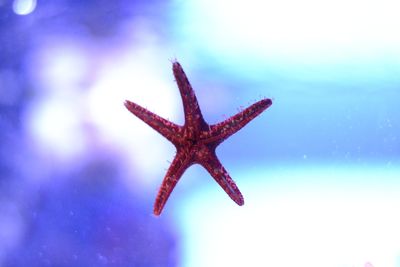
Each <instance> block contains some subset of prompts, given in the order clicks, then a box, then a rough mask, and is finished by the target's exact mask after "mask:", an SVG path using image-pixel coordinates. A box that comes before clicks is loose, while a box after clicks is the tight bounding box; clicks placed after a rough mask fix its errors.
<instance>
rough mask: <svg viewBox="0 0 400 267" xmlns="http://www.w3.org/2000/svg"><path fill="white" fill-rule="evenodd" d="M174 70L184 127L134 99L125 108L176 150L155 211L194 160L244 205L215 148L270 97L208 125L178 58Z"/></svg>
mask: <svg viewBox="0 0 400 267" xmlns="http://www.w3.org/2000/svg"><path fill="white" fill-rule="evenodd" d="M172 69H173V73H174V76H175V79H176V82H177V84H178V88H179V92H180V95H181V97H182V102H183V109H184V113H185V123H184V125H183V126H179V125H177V124H175V123H173V122H170V121H168V120H166V119H164V118H162V117H160V116H158V115H156V114H154V113H152V112H150V111H149V110H147V109H145V108H143V107H141V106H139V105H137V104H135V103H133V102H131V101H128V100H126V101H125V107H126V108H127V109H128V110H129V111H130V112H132V113H133V114H134V115H135V116H137V117H138V118H139V119H141V120H142V121H144V122H145V123H147V124H148V125H149V126H150V127H152V128H153V129H154V130H156V131H157V132H159V133H160V134H161V135H162V136H164V137H165V138H167V139H168V140H169V141H170V142H172V143H173V144H174V145H175V147H176V150H177V152H176V155H175V158H174V160H173V161H172V163H171V166H170V167H169V169H168V171H167V173H166V175H165V177H164V180H163V182H162V184H161V187H160V189H159V191H158V195H157V198H156V201H155V204H154V214H155V215H157V216H158V215H160V214H161V212H162V210H163V208H164V205H165V203H166V202H167V200H168V197H169V196H170V194H171V192H172V190H173V189H174V187H175V185H176V184H177V182H178V181H179V179H180V178H181V176H182V175H183V173H184V172H185V170H186V169H187V168H188V167H189V166H191V165H193V164H195V163H198V164H200V165H202V166H203V167H204V168H205V169H206V170H207V171H208V172H209V173H210V174H211V176H212V177H213V178H214V179H215V181H216V182H217V183H218V184H219V185H220V186H221V187H222V188H223V189H224V190H225V192H226V193H227V194H228V195H229V196H230V198H231V199H232V200H233V201H235V202H236V203H237V204H238V205H240V206H242V205H243V204H244V199H243V196H242V193H241V192H240V191H239V189H238V187H237V186H236V184H235V182H234V181H233V180H232V178H231V177H230V176H229V174H228V172H227V171H226V170H225V168H224V167H223V166H222V164H221V162H220V161H219V160H218V158H217V156H216V154H215V149H216V147H217V146H218V145H219V144H221V143H222V142H223V141H224V140H226V139H227V138H228V137H229V136H231V135H232V134H234V133H236V132H237V131H239V130H240V129H241V128H242V127H244V126H245V125H246V124H247V123H249V122H250V121H251V120H253V119H254V118H255V117H257V116H258V115H259V114H261V113H262V112H263V111H264V110H265V109H267V108H268V107H269V106H271V105H272V101H271V99H268V98H264V99H262V100H260V101H258V102H256V103H254V104H253V105H251V106H250V107H248V108H246V109H244V110H243V111H241V112H239V113H237V114H236V115H234V116H232V117H230V118H228V119H226V120H225V121H223V122H220V123H217V124H214V125H209V124H207V123H206V122H205V120H204V118H203V115H202V113H201V111H200V107H199V104H198V102H197V99H196V95H195V93H194V91H193V89H192V86H191V85H190V83H189V80H188V79H187V77H186V74H185V72H184V71H183V69H182V67H181V65H180V64H179V63H178V62H177V61H175V62H173V64H172Z"/></svg>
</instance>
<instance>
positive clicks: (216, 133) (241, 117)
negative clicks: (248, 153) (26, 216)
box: [204, 98, 272, 143]
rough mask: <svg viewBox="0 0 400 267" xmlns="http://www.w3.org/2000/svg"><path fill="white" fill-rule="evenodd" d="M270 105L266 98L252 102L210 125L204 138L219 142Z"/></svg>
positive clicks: (270, 102)
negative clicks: (225, 118) (234, 113)
mask: <svg viewBox="0 0 400 267" xmlns="http://www.w3.org/2000/svg"><path fill="white" fill-rule="evenodd" d="M271 105H272V101H271V99H268V98H265V99H263V100H260V101H258V102H256V103H254V104H253V105H251V106H250V107H248V108H246V109H244V110H242V111H241V112H239V113H238V114H236V115H234V116H232V117H230V118H229V119H227V120H225V121H223V122H220V123H217V124H214V125H212V126H210V131H209V132H208V133H206V136H204V139H207V140H209V141H210V142H211V141H215V140H220V141H219V143H221V142H222V141H224V140H225V139H227V138H228V137H229V136H231V135H232V134H234V133H236V132H237V131H239V130H240V129H242V128H243V127H244V126H245V125H246V124H247V123H249V122H250V121H252V120H253V119H254V118H255V117H257V116H258V115H260V114H261V113H262V112H263V111H264V110H266V109H267V108H268V107H269V106H271Z"/></svg>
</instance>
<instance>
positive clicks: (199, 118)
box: [172, 61, 206, 131]
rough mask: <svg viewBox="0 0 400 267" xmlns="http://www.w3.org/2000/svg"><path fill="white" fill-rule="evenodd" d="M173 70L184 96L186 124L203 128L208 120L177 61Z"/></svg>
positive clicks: (199, 128)
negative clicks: (205, 118) (202, 112)
mask: <svg viewBox="0 0 400 267" xmlns="http://www.w3.org/2000/svg"><path fill="white" fill-rule="evenodd" d="M172 70H173V73H174V76H175V79H176V83H177V84H178V88H179V92H180V94H181V98H182V103H183V111H184V113H185V125H187V126H189V127H191V128H192V129H193V130H194V131H197V130H201V128H202V127H203V126H204V125H206V122H205V121H204V118H203V115H202V114H201V110H200V106H199V103H198V102H197V98H196V94H195V93H194V90H193V88H192V86H191V85H190V82H189V80H188V78H187V77H186V74H185V72H184V71H183V69H182V66H181V65H180V64H179V63H178V62H177V61H175V62H174V63H173V65H172Z"/></svg>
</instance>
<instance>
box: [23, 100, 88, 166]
mask: <svg viewBox="0 0 400 267" xmlns="http://www.w3.org/2000/svg"><path fill="white" fill-rule="evenodd" d="M75 100H76V102H74V101H72V100H71V99H63V98H61V97H58V96H57V95H55V96H48V97H46V98H43V99H42V100H39V101H37V102H35V103H34V104H33V105H32V106H30V107H29V108H28V109H27V110H26V113H25V120H26V126H27V128H28V131H29V133H30V135H31V137H32V140H34V142H35V144H36V146H38V148H39V149H40V151H41V152H44V153H46V154H48V155H49V156H52V157H53V159H60V160H62V161H64V160H67V161H69V160H73V159H74V158H76V157H77V156H78V155H80V154H81V153H83V152H84V151H85V149H86V143H87V142H86V141H87V140H86V139H85V132H84V128H83V127H82V123H83V122H82V108H81V107H80V106H79V105H80V101H78V98H77V99H75Z"/></svg>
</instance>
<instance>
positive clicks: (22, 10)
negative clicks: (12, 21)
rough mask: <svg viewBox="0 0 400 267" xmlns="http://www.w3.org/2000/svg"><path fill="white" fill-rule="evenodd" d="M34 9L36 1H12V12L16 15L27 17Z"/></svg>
mask: <svg viewBox="0 0 400 267" xmlns="http://www.w3.org/2000/svg"><path fill="white" fill-rule="evenodd" d="M35 8H36V0H14V2H13V10H14V12H15V14H18V15H28V14H30V13H32V12H33V11H34V10H35Z"/></svg>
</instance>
